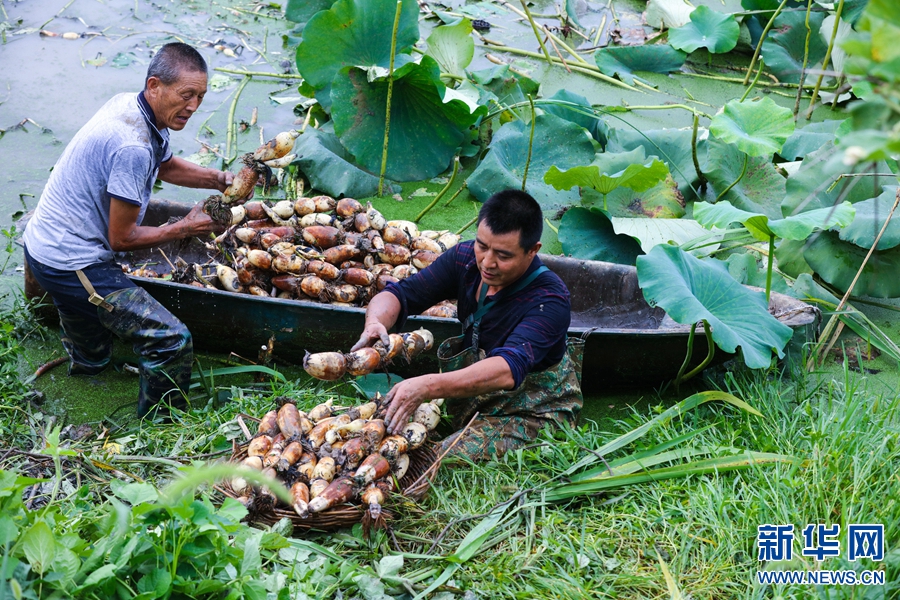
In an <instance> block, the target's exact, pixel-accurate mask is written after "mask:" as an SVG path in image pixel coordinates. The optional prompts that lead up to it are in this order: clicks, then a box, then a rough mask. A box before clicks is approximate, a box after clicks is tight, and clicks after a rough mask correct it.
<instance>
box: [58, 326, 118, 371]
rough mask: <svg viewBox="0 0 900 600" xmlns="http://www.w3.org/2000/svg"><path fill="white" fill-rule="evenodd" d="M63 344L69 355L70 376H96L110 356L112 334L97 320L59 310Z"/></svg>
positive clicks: (106, 363)
mask: <svg viewBox="0 0 900 600" xmlns="http://www.w3.org/2000/svg"><path fill="white" fill-rule="evenodd" d="M59 326H60V329H62V345H63V348H65V349H66V352H67V353H68V355H69V359H70V361H69V375H96V374H97V373H99V372H100V371H102V370H103V369H105V368H106V366H107V365H108V364H109V359H110V357H111V356H112V346H113V337H112V333H111V332H110V331H108V330H107V329H104V328H103V326H102V325H101V324H100V323H99V322H98V321H97V319H87V318H85V317H83V316H81V315H78V314H65V313H63V311H59Z"/></svg>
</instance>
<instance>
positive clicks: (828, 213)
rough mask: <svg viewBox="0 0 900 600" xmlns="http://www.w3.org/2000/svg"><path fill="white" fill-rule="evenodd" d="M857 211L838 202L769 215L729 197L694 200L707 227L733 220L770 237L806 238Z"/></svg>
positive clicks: (697, 215)
mask: <svg viewBox="0 0 900 600" xmlns="http://www.w3.org/2000/svg"><path fill="white" fill-rule="evenodd" d="M854 214H855V211H854V209H853V205H852V204H850V203H849V202H843V203H841V204H840V205H838V206H834V207H830V208H820V209H816V210H810V211H807V212H802V213H800V214H797V215H794V216H791V217H785V218H783V219H772V220H770V219H769V217H767V216H766V215H762V214H759V213H752V212H749V211H746V210H740V209H738V208H735V207H734V206H732V205H731V203H730V202H728V201H727V200H724V201H721V202H717V203H715V204H708V203H706V202H695V203H694V218H695V219H697V222H698V223H700V224H701V225H703V226H704V227H709V228H712V227H718V228H720V229H725V228H727V227H728V226H729V225H730V224H731V223H741V224H742V225H743V226H744V227H746V228H747V230H748V231H749V232H750V233H751V235H753V237H755V238H756V239H758V240H761V241H768V240H769V237H770V236H778V237H781V238H784V239H789V240H805V239H806V238H808V237H809V236H810V234H811V233H812V232H813V231H816V230H817V229H818V230H826V229H831V228H832V227H844V226H846V225H848V224H849V223H850V222H851V221H853V215H854Z"/></svg>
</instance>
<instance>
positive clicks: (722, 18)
mask: <svg viewBox="0 0 900 600" xmlns="http://www.w3.org/2000/svg"><path fill="white" fill-rule="evenodd" d="M740 33H741V28H740V26H739V25H738V24H737V21H735V20H734V17H733V16H732V15H723V14H722V13H720V12H717V11H714V10H711V9H709V8H707V7H705V6H698V7H697V8H696V9H695V10H694V12H692V13H691V20H690V22H689V23H687V24H685V25H684V26H682V27H679V28H677V29H672V30H670V31H669V43H670V44H672V47H673V48H677V49H678V50H683V51H684V52H693V51H694V50H696V49H697V48H706V49H708V50H709V51H710V52H712V53H713V54H722V53H723V52H729V51H731V50H733V49H734V47H735V46H737V41H738V36H739V35H740Z"/></svg>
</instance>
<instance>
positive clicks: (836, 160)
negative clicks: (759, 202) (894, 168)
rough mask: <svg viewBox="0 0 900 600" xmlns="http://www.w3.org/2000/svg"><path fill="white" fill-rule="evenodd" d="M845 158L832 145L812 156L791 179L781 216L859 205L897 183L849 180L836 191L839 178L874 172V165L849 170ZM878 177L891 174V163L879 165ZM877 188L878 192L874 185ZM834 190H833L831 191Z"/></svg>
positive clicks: (886, 180) (805, 160)
mask: <svg viewBox="0 0 900 600" xmlns="http://www.w3.org/2000/svg"><path fill="white" fill-rule="evenodd" d="M842 159H843V154H842V153H841V152H836V151H835V148H834V145H833V144H831V143H829V144H826V145H825V146H823V147H822V149H821V150H818V151H816V152H813V153H811V154H808V155H807V156H806V158H804V159H803V162H802V163H800V169H799V170H797V172H796V173H794V174H793V175H791V176H790V177H788V179H787V184H786V188H785V191H786V195H785V197H784V200H783V201H782V203H781V212H782V214H784V215H792V214H794V213H799V212H803V211H807V210H815V209H817V208H828V207H831V206H834V205H835V204H837V202H838V201H844V200H847V201H848V202H852V203H854V204H855V203H857V202H862V201H863V200H868V199H869V198H872V197H873V196H876V195H878V194H880V193H881V186H882V185H883V184H886V183H891V182H893V181H896V180H895V179H894V178H890V179H888V178H878V180H877V181H876V178H874V177H847V178H844V179H843V180H842V181H841V182H839V183H838V184H837V185H834V186H833V187H832V184H834V182H835V181H837V179H838V177H840V176H841V175H843V174H845V173H847V174H850V173H861V172H863V171H864V170H866V169H868V168H871V167H872V165H871V163H867V164H858V165H854V166H852V167H848V166H847V165H845V164H844V163H843V160H842ZM874 169H875V172H876V173H890V172H891V171H890V169H889V168H888V165H887V163H885V162H884V161H879V162H878V163H876V164H875V167H874ZM876 184H877V188H875V187H874V185H876ZM829 188H831V189H829Z"/></svg>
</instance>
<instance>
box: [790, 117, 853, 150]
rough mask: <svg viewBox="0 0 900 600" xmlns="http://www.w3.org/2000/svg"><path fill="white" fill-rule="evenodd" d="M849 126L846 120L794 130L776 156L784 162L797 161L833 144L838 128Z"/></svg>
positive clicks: (810, 125) (811, 124)
mask: <svg viewBox="0 0 900 600" xmlns="http://www.w3.org/2000/svg"><path fill="white" fill-rule="evenodd" d="M845 124H846V125H849V123H847V121H846V120H844V121H837V120H829V121H822V122H821V123H810V124H809V125H807V126H806V127H801V128H800V129H795V130H794V133H792V134H791V135H790V136H789V137H788V139H787V141H786V142H785V143H784V146H782V147H781V150H779V152H778V154H779V155H780V156H781V157H782V158H784V159H785V160H798V159H802V158H803V157H804V156H806V155H807V154H809V153H811V152H815V151H816V150H818V149H820V148H822V147H823V146H825V145H826V144H828V143H829V142H832V143H833V142H834V138H835V136H836V135H837V131H838V127H841V126H842V125H845Z"/></svg>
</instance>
